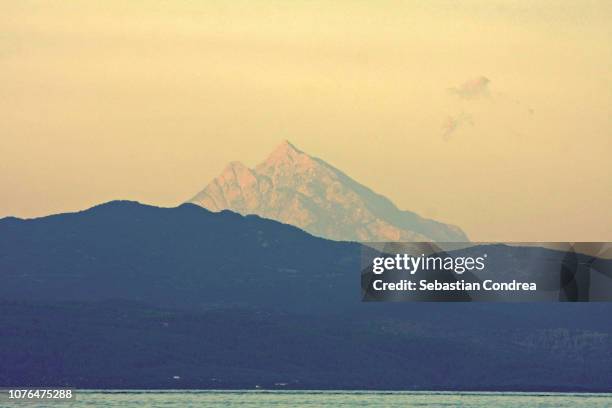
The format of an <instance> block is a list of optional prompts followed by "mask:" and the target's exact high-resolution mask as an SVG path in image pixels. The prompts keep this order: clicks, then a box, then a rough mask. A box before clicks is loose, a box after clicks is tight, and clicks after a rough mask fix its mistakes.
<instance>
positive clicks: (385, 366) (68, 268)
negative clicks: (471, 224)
mask: <svg viewBox="0 0 612 408" xmlns="http://www.w3.org/2000/svg"><path fill="white" fill-rule="evenodd" d="M361 250H362V247H361V246H360V245H359V244H356V243H350V242H335V241H329V240H325V239H321V238H317V237H313V236H312V235H309V234H308V233H305V232H304V231H301V230H300V229H298V228H295V227H293V226H290V225H285V224H282V223H279V222H276V221H272V220H267V219H263V218H260V217H258V216H241V215H239V214H236V213H232V212H230V211H221V212H219V213H213V212H210V211H208V210H206V209H204V208H201V207H199V206H196V205H193V204H184V205H181V206H179V207H176V208H157V207H152V206H146V205H142V204H139V203H135V202H126V201H116V202H110V203H106V204H102V205H99V206H96V207H93V208H91V209H88V210H85V211H82V212H78V213H71V214H59V215H54V216H49V217H43V218H38V219H32V220H22V219H17V218H5V219H2V220H0V281H1V284H0V386H3V387H8V386H46V387H51V386H72V387H84V388H254V387H255V386H257V385H259V386H261V387H263V388H281V389H282V388H306V389H338V388H349V389H420V390H443V389H447V390H515V391H517V390H523V391H525V390H538V391H545V390H548V391H552V390H563V391H584V390H590V391H604V390H605V391H611V390H612V324H611V323H610V313H611V312H612V305H610V304H609V303H582V304H572V303H565V304H562V303H556V304H555V303H533V304H487V303H461V304H456V303H445V304H444V303H363V302H361V301H360V298H361V296H360V270H359V269H360V266H359V264H360V254H361ZM491 250H493V248H491ZM510 250H511V251H512V250H513V249H512V248H511V249H510ZM517 250H521V251H534V252H537V251H542V249H539V248H527V249H525V248H520V249H517ZM546 251H548V250H546Z"/></svg>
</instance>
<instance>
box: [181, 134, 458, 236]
mask: <svg viewBox="0 0 612 408" xmlns="http://www.w3.org/2000/svg"><path fill="white" fill-rule="evenodd" d="M189 202H191V203H194V204H197V205H200V206H202V207H204V208H208V209H209V210H211V211H221V210H224V209H227V210H231V211H234V212H237V213H240V214H245V215H246V214H257V215H260V216H262V217H264V218H269V219H273V220H277V221H280V222H283V223H286V224H292V225H295V226H297V227H299V228H301V229H303V230H304V231H307V232H310V233H311V234H313V235H316V236H320V237H324V238H328V239H333V240H341V241H357V242H359V241H361V242H366V241H369V242H389V241H402V242H406V241H418V242H422V241H436V242H453V241H460V242H465V241H467V240H468V239H467V236H466V235H465V234H464V233H463V231H461V229H460V228H458V227H456V226H454V225H448V224H443V223H441V222H437V221H434V220H429V219H426V218H423V217H421V216H419V215H417V214H415V213H413V212H410V211H402V210H399V209H398V208H397V207H396V206H395V205H394V204H393V203H392V202H391V201H390V200H389V199H387V198H386V197H384V196H382V195H379V194H376V193H375V192H373V191H372V190H370V189H369V188H367V187H365V186H364V185H362V184H359V183H358V182H356V181H355V180H353V179H351V178H350V177H349V176H347V175H346V174H344V173H343V172H341V171H340V170H338V169H336V168H334V167H333V166H331V165H329V164H328V163H326V162H324V161H323V160H321V159H318V158H315V157H312V156H310V155H308V154H306V153H304V152H302V151H300V150H299V149H297V148H296V147H295V146H293V145H292V144H291V143H289V142H288V141H284V142H283V143H281V145H280V146H278V147H277V148H276V150H274V152H272V154H271V155H270V156H269V157H268V158H267V159H266V160H265V161H264V162H263V163H261V164H259V165H257V166H256V167H255V168H253V169H250V168H248V167H246V166H245V165H244V164H242V163H240V162H232V163H230V164H229V165H228V166H227V167H226V168H225V170H223V172H222V173H221V175H220V176H218V177H217V178H216V179H214V180H213V181H211V182H210V183H209V184H208V185H207V186H206V188H204V190H202V191H201V192H199V193H198V194H196V195H195V196H194V197H193V198H191V199H190V200H189Z"/></svg>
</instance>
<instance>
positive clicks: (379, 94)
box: [0, 0, 612, 241]
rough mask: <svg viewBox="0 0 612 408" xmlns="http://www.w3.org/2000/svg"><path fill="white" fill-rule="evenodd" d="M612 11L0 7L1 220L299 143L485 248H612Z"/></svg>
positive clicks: (138, 3)
mask: <svg viewBox="0 0 612 408" xmlns="http://www.w3.org/2000/svg"><path fill="white" fill-rule="evenodd" d="M611 21H612V1H609V0H602V1H589V0H580V1H576V0H555V1H544V0H542V1H536V0H533V1H500V0H483V1H436V0H428V1H425V0H423V1H405V2H401V1H362V0H361V1H360V0H355V1H343V0H335V1H298V0H291V1H286V0H284V1H267V0H249V1H205V0H200V1H198V0H190V1H187V0H172V1H170V0H167V1H154V0H132V1H127V0H100V1H94V0H88V1H80V0H71V1H61V2H60V1H27V0H14V1H2V2H0V33H1V35H0V90H1V91H0V217H2V216H6V215H15V216H22V217H31V216H39V215H46V214H49V213H56V212H64V211H73V210H79V209H83V208H86V207H88V206H91V205H93V204H97V203H100V202H103V201H108V200H112V199H119V198H121V199H134V200H138V201H142V202H145V203H151V204H156V205H163V206H171V205H176V204H178V203H180V202H181V201H184V200H186V199H188V198H190V197H191V196H193V195H194V194H195V193H196V192H197V191H199V190H200V189H201V188H203V187H204V185H205V184H206V183H207V182H208V181H209V180H210V179H212V178H213V177H214V176H216V175H217V174H218V173H219V172H220V171H221V170H222V168H223V167H224V166H225V164H226V163H227V162H229V161H232V160H241V161H243V162H245V163H246V164H249V165H254V164H256V163H257V162H259V161H261V160H263V159H264V158H265V156H266V155H267V154H268V153H269V151H271V150H272V149H273V148H274V147H275V145H276V144H278V143H279V142H280V141H281V140H282V139H289V140H291V141H292V142H293V143H294V144H295V145H296V146H298V147H300V148H301V149H302V150H304V151H306V152H308V153H311V154H313V155H315V156H318V157H321V158H323V159H324V160H326V161H328V162H330V163H331V164H333V165H335V166H336V167H338V168H340V169H342V170H344V171H345V172H346V173H348V174H349V175H351V176H352V177H353V178H355V179H356V180H358V181H360V182H362V183H364V184H366V185H368V186H370V187H372V188H373V189H374V190H376V191H377V192H379V193H382V194H384V195H386V196H388V197H389V198H391V199H392V200H393V201H394V202H395V203H396V204H397V205H398V206H399V207H401V208H404V209H410V210H413V211H416V212H419V213H421V214H423V215H425V216H428V217H434V218H436V219H439V220H441V221H446V222H452V223H455V224H457V225H459V226H461V227H462V228H463V229H464V230H465V231H466V232H467V233H468V235H469V236H470V238H471V239H473V240H514V241H530V240H544V241H545V240H548V241H551V240H559V241H580V240H612V215H611V208H612V182H611V176H612V174H611V173H612V164H611V163H610V157H611V153H612V142H611V139H612V119H611V118H612V41H611V40H612V23H611Z"/></svg>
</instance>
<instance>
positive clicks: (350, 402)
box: [2, 390, 612, 408]
mask: <svg viewBox="0 0 612 408" xmlns="http://www.w3.org/2000/svg"><path fill="white" fill-rule="evenodd" d="M4 402H7V401H6V400H5V401H4ZM2 406H5V405H2ZM6 406H7V407H13V406H15V407H33V406H44V407H79V408H81V407H92V408H94V407H95V408H102V407H104V408H119V407H121V408H124V407H128V408H129V407H134V408H156V407H164V408H173V407H177V408H178V407H181V408H186V407H240V408H269V407H298V408H316V407H386V408H394V407H398V408H399V407H402V408H405V407H420V408H427V407H483V408H484V407H487V408H490V407H491V408H494V407H504V408H505V407H538V408H543V407H551V408H553V407H554V408H560V407H568V408H569V407H571V408H579V407H589V408H594V407H612V394H587V393H585V394H568V393H520V392H516V393H515V392H394V391H265V390H253V391H211V390H202V391H197V390H196V391H184V390H181V391H159V390H155V391H153V390H151V391H141V390H139V391H123V390H122V391H109V390H104V391H102V390H87V391H84V390H77V391H76V397H75V399H74V400H73V401H63V402H48V401H47V402H44V403H43V402H40V403H36V402H30V403H26V404H24V402H23V401H18V402H11V403H9V404H8V405H6Z"/></svg>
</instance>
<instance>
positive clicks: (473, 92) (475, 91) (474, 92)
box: [448, 75, 491, 99]
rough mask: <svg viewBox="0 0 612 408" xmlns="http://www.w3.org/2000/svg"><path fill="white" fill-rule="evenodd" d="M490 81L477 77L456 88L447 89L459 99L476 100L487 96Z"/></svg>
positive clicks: (483, 77)
mask: <svg viewBox="0 0 612 408" xmlns="http://www.w3.org/2000/svg"><path fill="white" fill-rule="evenodd" d="M490 83H491V80H490V79H489V78H487V77H485V76H482V75H481V76H479V77H477V78H474V79H470V80H469V81H466V82H464V83H463V84H461V85H459V86H458V87H452V88H449V90H448V91H449V92H450V93H451V94H453V95H456V96H458V97H459V98H461V99H476V98H480V97H483V96H488V95H489V84H490Z"/></svg>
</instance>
